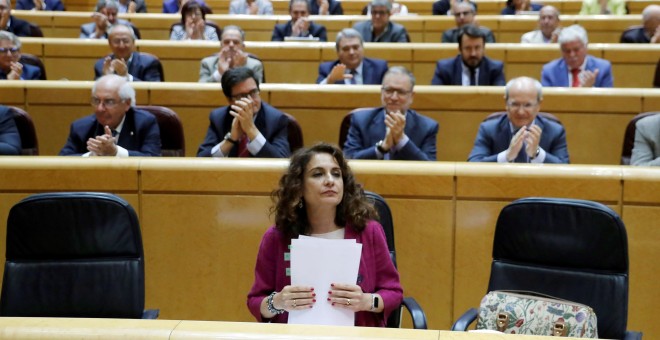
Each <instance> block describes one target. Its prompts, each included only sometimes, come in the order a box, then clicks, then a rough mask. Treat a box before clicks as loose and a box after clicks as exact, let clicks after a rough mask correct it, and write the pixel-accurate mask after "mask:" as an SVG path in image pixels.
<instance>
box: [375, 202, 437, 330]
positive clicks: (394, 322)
mask: <svg viewBox="0 0 660 340" xmlns="http://www.w3.org/2000/svg"><path fill="white" fill-rule="evenodd" d="M364 194H365V196H366V197H367V199H369V200H370V201H371V202H373V205H374V208H375V209H376V211H377V212H378V220H379V222H380V224H381V225H382V226H383V230H384V231H385V237H386V238H387V248H389V250H390V258H391V259H392V262H394V267H396V250H395V248H394V223H393V220H392V212H391V211H390V207H389V206H388V205H387V202H385V199H384V198H383V197H381V196H380V195H378V194H376V193H374V192H371V191H365V192H364ZM403 307H406V309H407V310H408V312H410V316H411V317H412V322H413V327H414V328H415V329H426V314H424V310H422V307H421V306H420V305H419V304H418V303H417V301H416V300H415V299H414V298H412V297H404V298H403V302H402V303H401V307H400V308H399V309H397V310H396V311H394V312H392V314H391V315H390V317H389V319H387V327H389V328H399V327H401V310H402V308H403Z"/></svg>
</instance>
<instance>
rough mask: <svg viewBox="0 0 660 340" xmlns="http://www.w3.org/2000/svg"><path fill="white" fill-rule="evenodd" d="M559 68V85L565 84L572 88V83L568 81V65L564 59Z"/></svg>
mask: <svg viewBox="0 0 660 340" xmlns="http://www.w3.org/2000/svg"><path fill="white" fill-rule="evenodd" d="M557 66H558V67H557V69H558V70H559V74H558V77H559V84H564V86H567V87H570V86H571V81H570V79H568V65H566V61H565V60H564V58H561V60H560V61H559V64H558V65H557Z"/></svg>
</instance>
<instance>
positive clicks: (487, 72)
mask: <svg viewBox="0 0 660 340" xmlns="http://www.w3.org/2000/svg"><path fill="white" fill-rule="evenodd" d="M462 74H463V60H462V59H461V55H460V54H459V55H457V56H456V57H454V58H447V59H441V60H438V63H437V64H436V66H435V74H434V75H433V80H431V85H458V86H461V85H463V75H462ZM477 84H478V85H480V86H504V85H505V84H506V82H505V80H504V63H502V62H501V61H497V60H492V59H490V58H488V57H484V58H483V59H482V60H481V63H480V64H479V80H478V81H477Z"/></svg>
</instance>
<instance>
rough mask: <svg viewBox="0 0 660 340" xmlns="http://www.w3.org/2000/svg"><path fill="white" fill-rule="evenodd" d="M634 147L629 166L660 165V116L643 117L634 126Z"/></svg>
mask: <svg viewBox="0 0 660 340" xmlns="http://www.w3.org/2000/svg"><path fill="white" fill-rule="evenodd" d="M635 126H636V127H637V129H636V130H635V145H634V147H633V150H632V157H631V158H630V165H653V166H659V165H660V114H656V115H652V116H649V117H644V118H642V119H640V120H638V121H637V124H635Z"/></svg>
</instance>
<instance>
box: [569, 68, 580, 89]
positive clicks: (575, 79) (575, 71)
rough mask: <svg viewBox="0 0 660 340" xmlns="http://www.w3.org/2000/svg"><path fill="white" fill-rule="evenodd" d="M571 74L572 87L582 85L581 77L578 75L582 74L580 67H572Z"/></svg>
mask: <svg viewBox="0 0 660 340" xmlns="http://www.w3.org/2000/svg"><path fill="white" fill-rule="evenodd" d="M571 74H572V75H573V80H572V81H571V87H580V77H578V75H579V74H580V69H579V68H574V69H572V70H571Z"/></svg>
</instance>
